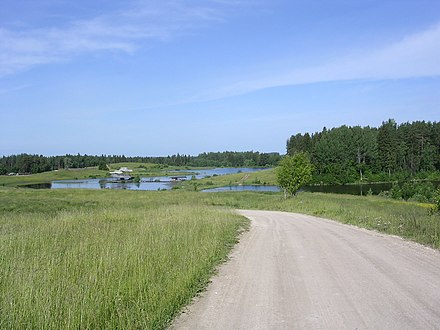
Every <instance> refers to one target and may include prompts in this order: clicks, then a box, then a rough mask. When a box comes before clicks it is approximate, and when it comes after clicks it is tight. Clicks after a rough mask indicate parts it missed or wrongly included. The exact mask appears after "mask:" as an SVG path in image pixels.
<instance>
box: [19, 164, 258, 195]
mask: <svg viewBox="0 0 440 330" xmlns="http://www.w3.org/2000/svg"><path fill="white" fill-rule="evenodd" d="M261 170H263V168H213V169H203V170H179V171H174V172H175V173H176V175H175V176H157V177H143V178H141V182H124V181H117V180H115V179H114V178H104V179H81V180H56V181H52V182H51V183H43V184H30V185H26V186H25V187H27V188H34V189H69V188H70V189H119V190H121V189H124V190H170V189H172V188H173V187H174V186H175V185H176V184H177V182H176V181H175V180H173V177H179V179H183V180H191V178H192V176H195V177H196V179H203V178H206V177H210V176H214V175H226V174H234V173H250V172H256V171H261ZM179 173H194V174H191V175H179Z"/></svg>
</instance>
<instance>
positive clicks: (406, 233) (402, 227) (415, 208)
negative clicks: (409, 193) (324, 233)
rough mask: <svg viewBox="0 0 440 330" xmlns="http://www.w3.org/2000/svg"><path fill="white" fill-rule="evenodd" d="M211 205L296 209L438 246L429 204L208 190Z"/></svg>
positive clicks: (439, 223)
mask: <svg viewBox="0 0 440 330" xmlns="http://www.w3.org/2000/svg"><path fill="white" fill-rule="evenodd" d="M209 195H212V196H210V203H211V204H212V205H224V206H229V207H233V208H243V209H260V210H276V211H287V212H298V213H304V214H309V215H315V216H319V217H323V218H328V219H333V220H337V221H339V222H342V223H348V224H353V225H356V226H359V227H363V228H367V229H373V230H377V231H380V232H384V233H387V234H393V235H398V236H401V237H404V238H407V239H410V240H413V241H416V242H418V243H421V244H424V245H428V246H431V247H433V248H436V249H438V248H440V215H439V214H435V215H429V214H428V210H429V208H430V206H431V205H430V204H421V203H414V202H404V201H396V200H393V199H388V198H383V197H378V196H351V195H338V194H322V193H301V194H298V195H297V196H296V197H294V198H291V199H287V200H285V199H284V198H283V197H282V196H281V194H276V193H252V192H243V193H235V192H233V193H210V194H209Z"/></svg>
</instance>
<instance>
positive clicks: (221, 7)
mask: <svg viewBox="0 0 440 330" xmlns="http://www.w3.org/2000/svg"><path fill="white" fill-rule="evenodd" d="M201 3H202V4H200V3H197V2H185V3H183V2H182V1H148V2H145V1H139V2H137V3H134V4H133V2H131V6H130V7H129V8H126V9H125V10H121V11H118V12H111V13H106V14H103V15H101V16H97V17H93V18H91V19H87V20H74V21H70V22H68V23H67V24H65V25H64V26H62V27H59V26H56V27H52V28H47V27H45V28H38V27H34V28H27V29H20V30H19V29H10V28H9V29H8V28H4V27H3V28H2V26H1V25H0V76H3V75H6V74H11V73H15V72H17V71H20V70H23V69H27V68H29V67H32V66H35V65H39V64H45V63H51V62H55V61H62V60H66V59H70V58H72V57H74V56H76V55H78V54H84V53H91V52H102V51H114V52H124V53H133V52H135V51H136V49H137V48H139V47H141V46H142V44H143V43H145V42H148V41H151V40H167V39H170V38H172V37H174V36H175V35H177V34H180V33H183V32H185V31H188V30H189V29H191V28H195V27H197V25H200V24H203V23H206V22H212V21H217V22H218V21H222V20H223V19H224V13H225V11H226V10H227V9H228V8H231V7H233V6H237V5H239V4H240V2H239V1H215V0H212V1H204V2H201Z"/></svg>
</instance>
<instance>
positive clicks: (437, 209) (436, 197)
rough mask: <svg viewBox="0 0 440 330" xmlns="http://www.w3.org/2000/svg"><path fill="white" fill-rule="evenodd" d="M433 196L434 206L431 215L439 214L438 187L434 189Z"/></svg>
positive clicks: (439, 191) (439, 189)
mask: <svg viewBox="0 0 440 330" xmlns="http://www.w3.org/2000/svg"><path fill="white" fill-rule="evenodd" d="M433 195H434V196H433V202H434V206H433V207H432V209H431V211H432V213H440V187H438V188H437V189H436V191H435V192H434V194H433Z"/></svg>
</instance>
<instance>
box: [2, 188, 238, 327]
mask: <svg viewBox="0 0 440 330" xmlns="http://www.w3.org/2000/svg"><path fill="white" fill-rule="evenodd" d="M246 223H247V222H246V221H245V220H244V219H243V218H241V217H239V216H237V215H235V214H233V213H232V212H230V211H227V210H225V209H224V208H218V207H208V206H206V205H203V203H200V202H198V198H197V196H196V194H191V193H186V194H171V193H166V194H163V193H162V192H153V193H151V192H150V193H143V192H141V193H136V192H126V191H80V190H73V191H67V190H64V191H33V190H22V189H0V250H1V251H2V253H1V254H0V265H1V267H0V328H2V329H14V328H17V329H22V328H23V329H26V328H48V329H59V328H67V329H73V328H75V329H78V328H94V329H96V328H121V329H133V328H136V329H137V328H142V329H157V328H163V327H165V326H166V324H168V322H169V321H170V320H171V319H172V317H173V315H174V314H175V313H176V312H177V311H179V309H180V308H181V307H182V306H184V305H186V304H188V303H189V302H190V300H191V298H192V297H193V296H194V295H195V294H196V293H197V292H198V291H199V290H201V289H203V287H204V286H205V285H206V283H207V281H208V279H209V277H210V276H211V275H212V272H213V270H214V269H215V266H216V265H217V264H218V263H220V262H221V261H222V260H224V259H225V257H226V256H227V254H228V252H229V250H230V248H231V247H232V245H233V244H234V243H235V242H236V237H237V234H238V232H239V231H240V230H242V228H243V227H244V226H246Z"/></svg>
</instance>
